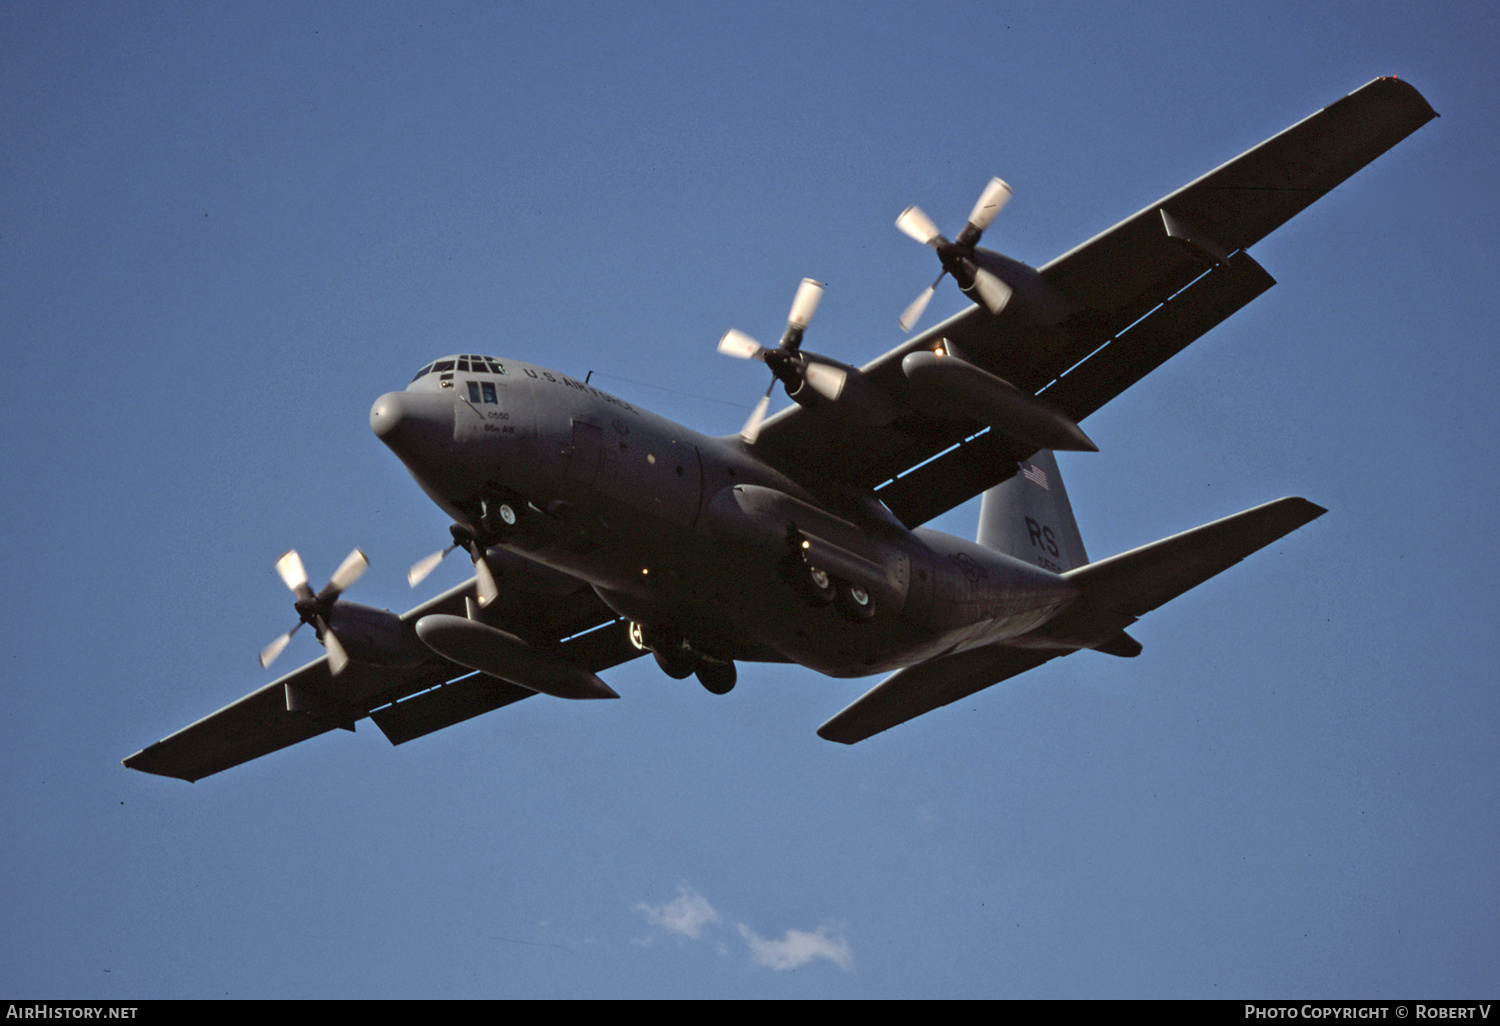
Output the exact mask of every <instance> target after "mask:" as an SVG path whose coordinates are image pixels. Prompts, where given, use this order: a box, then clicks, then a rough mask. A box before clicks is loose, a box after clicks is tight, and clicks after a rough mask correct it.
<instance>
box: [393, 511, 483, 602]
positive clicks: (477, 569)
mask: <svg viewBox="0 0 1500 1026" xmlns="http://www.w3.org/2000/svg"><path fill="white" fill-rule="evenodd" d="M448 530H449V532H450V533H451V534H452V535H453V544H452V545H449V546H448V547H447V548H446V549H440V550H439V551H437V552H434V553H433V554H432V555H430V556H423V557H422V558H421V559H419V560H417V561H416V562H415V563H413V564H412V567H411V569H410V570H408V571H407V572H406V583H407V584H409V585H411V586H412V587H413V588H415V587H416V586H417V585H419V584H421V583H422V582H423V581H424V580H426V579H427V575H428V574H430V573H432V571H434V570H436V569H437V565H438V564H439V563H441V562H442V561H443V559H444V558H445V557H446V556H447V555H448V553H450V552H452V551H453V550H454V549H465V550H466V551H467V552H468V553H469V558H470V559H471V560H473V561H474V574H475V576H476V577H477V578H478V579H479V594H478V601H479V605H480V606H481V607H483V606H487V605H489V604H490V603H491V602H493V601H495V599H497V598H499V597H500V586H499V585H498V584H497V583H495V575H494V573H493V572H492V571H491V570H490V565H489V563H487V562H486V561H485V558H484V549H482V548H481V547H480V545H479V539H477V538H475V537H474V535H473V533H472V532H470V531H468V530H466V529H465V528H462V527H459V526H458V525H457V524H454V525H452V526H451V527H449V528H448Z"/></svg>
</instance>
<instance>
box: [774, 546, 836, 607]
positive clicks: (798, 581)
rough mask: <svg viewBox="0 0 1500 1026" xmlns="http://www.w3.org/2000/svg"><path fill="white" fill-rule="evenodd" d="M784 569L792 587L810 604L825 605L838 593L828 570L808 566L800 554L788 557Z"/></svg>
mask: <svg viewBox="0 0 1500 1026" xmlns="http://www.w3.org/2000/svg"><path fill="white" fill-rule="evenodd" d="M784 570H785V573H786V578H787V580H788V581H790V582H791V585H792V587H794V588H796V589H797V593H798V594H799V595H801V596H802V598H803V600H804V601H805V602H807V604H808V605H810V606H826V605H828V603H830V602H832V601H833V600H834V597H835V596H836V595H837V594H838V586H837V584H836V583H835V582H834V579H833V578H832V577H831V576H830V575H829V573H828V571H827V570H819V569H818V568H817V567H813V566H808V565H807V564H806V563H804V562H802V559H801V557H800V556H792V557H790V558H789V559H788V560H787V562H786V566H785V568H784Z"/></svg>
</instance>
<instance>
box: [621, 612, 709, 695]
mask: <svg viewBox="0 0 1500 1026" xmlns="http://www.w3.org/2000/svg"><path fill="white" fill-rule="evenodd" d="M630 643H631V644H632V645H634V646H635V647H636V650H637V651H640V652H650V653H651V654H652V655H653V656H655V657H656V665H657V666H659V667H661V672H662V673H665V674H666V675H667V676H668V677H671V678H672V679H673V680H686V679H687V678H688V677H691V676H692V675H693V671H694V670H696V669H697V668H698V653H696V652H694V651H693V650H692V649H691V648H689V647H688V645H687V642H686V641H683V640H682V639H681V638H678V637H670V636H668V635H667V633H666V632H665V631H661V630H659V629H657V628H652V627H643V626H642V625H641V624H638V623H635V622H633V621H632V622H631V624H630Z"/></svg>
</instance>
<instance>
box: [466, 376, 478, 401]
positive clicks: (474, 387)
mask: <svg viewBox="0 0 1500 1026" xmlns="http://www.w3.org/2000/svg"><path fill="white" fill-rule="evenodd" d="M468 384H469V402H471V403H477V402H479V382H477V381H470V382H469V383H468Z"/></svg>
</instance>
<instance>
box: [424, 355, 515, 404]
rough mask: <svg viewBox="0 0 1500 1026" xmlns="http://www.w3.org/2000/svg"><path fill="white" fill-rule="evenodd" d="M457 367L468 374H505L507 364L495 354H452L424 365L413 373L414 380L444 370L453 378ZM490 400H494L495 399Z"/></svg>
mask: <svg viewBox="0 0 1500 1026" xmlns="http://www.w3.org/2000/svg"><path fill="white" fill-rule="evenodd" d="M455 369H456V370H458V371H461V372H464V373H468V374H502V375H503V374H504V373H505V364H503V363H501V362H500V361H499V360H497V359H495V358H494V357H493V356H476V355H475V354H473V353H469V354H467V355H465V356H451V357H449V358H448V359H446V360H438V361H436V362H434V363H429V364H428V365H427V366H426V367H423V368H422V369H421V370H419V371H417V373H416V374H415V375H413V377H412V381H414V382H415V381H417V380H418V379H419V378H422V377H425V376H426V375H428V374H435V373H438V372H442V371H446V372H447V376H448V377H450V378H451V377H452V376H453V372H454V370H455ZM476 401H477V400H476ZM490 401H491V402H493V401H494V400H490Z"/></svg>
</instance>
